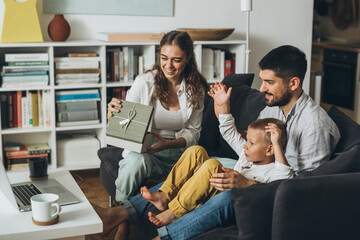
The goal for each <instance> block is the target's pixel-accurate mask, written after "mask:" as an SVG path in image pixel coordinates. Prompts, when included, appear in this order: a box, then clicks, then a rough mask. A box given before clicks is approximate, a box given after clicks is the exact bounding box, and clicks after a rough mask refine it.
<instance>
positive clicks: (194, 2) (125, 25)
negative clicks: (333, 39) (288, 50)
mask: <svg viewBox="0 0 360 240" xmlns="http://www.w3.org/2000/svg"><path fill="white" fill-rule="evenodd" d="M174 2H175V8H174V16H173V17H141V16H116V15H77V14H67V15H65V18H66V19H67V20H68V22H69V23H70V26H71V35H70V37H69V40H78V39H94V38H95V33H96V32H104V31H108V32H167V31H169V30H172V29H175V28H180V27H192V28H224V27H226V28H235V32H234V33H233V34H232V35H231V36H230V37H229V38H230V39H236V38H238V39H243V40H244V39H245V32H246V24H245V23H246V13H244V12H241V11H240V0H175V1H174ZM37 6H38V15H39V19H40V24H41V28H42V32H43V36H44V39H45V40H49V37H48V35H47V26H48V24H49V22H50V21H51V19H52V17H53V15H52V14H43V13H42V0H39V1H38V3H37ZM250 16H251V17H250V19H251V20H250V21H251V24H250V31H251V35H250V49H251V50H252V52H251V55H250V64H249V69H250V70H249V71H250V72H255V73H258V67H257V63H258V62H259V60H260V59H261V58H262V57H263V56H264V55H265V54H266V53H267V52H268V51H270V50H271V49H273V48H275V47H277V46H280V45H283V44H291V45H295V46H297V47H299V48H301V49H302V50H303V51H304V52H305V53H306V55H307V56H308V59H309V61H310V56H311V55H310V54H311V37H312V35H311V34H312V16H313V0H253V12H251V15H250ZM309 67H310V63H309ZM259 86H260V80H259V79H258V77H257V75H256V79H255V80H254V84H253V87H255V88H259ZM304 89H305V90H306V91H307V92H308V89H309V73H308V74H307V76H306V81H305V83H304Z"/></svg>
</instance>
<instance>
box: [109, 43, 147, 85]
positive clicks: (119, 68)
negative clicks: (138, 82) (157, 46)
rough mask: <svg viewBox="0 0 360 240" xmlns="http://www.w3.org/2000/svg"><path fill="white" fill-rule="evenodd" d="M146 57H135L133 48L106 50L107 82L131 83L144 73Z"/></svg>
mask: <svg viewBox="0 0 360 240" xmlns="http://www.w3.org/2000/svg"><path fill="white" fill-rule="evenodd" d="M144 71H145V69H144V56H142V55H135V53H134V48H133V47H127V46H125V47H122V48H110V49H107V50H106V72H107V75H106V81H107V82H129V81H133V80H134V79H135V77H136V76H137V75H139V74H142V73H144Z"/></svg>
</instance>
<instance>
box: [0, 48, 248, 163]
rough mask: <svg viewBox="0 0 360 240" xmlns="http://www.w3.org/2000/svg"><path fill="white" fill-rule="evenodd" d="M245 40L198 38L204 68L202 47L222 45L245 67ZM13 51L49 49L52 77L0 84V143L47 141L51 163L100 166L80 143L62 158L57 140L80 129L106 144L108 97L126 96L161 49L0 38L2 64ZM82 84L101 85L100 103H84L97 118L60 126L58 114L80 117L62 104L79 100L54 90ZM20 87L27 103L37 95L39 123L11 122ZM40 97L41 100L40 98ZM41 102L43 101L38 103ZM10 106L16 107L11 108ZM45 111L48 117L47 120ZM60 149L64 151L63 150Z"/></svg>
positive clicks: (83, 86)
mask: <svg viewBox="0 0 360 240" xmlns="http://www.w3.org/2000/svg"><path fill="white" fill-rule="evenodd" d="M245 44H246V42H245V41H201V42H194V47H195V57H196V61H197V63H198V66H199V69H200V70H201V66H202V51H203V49H204V48H212V49H221V50H223V51H224V52H227V53H232V54H233V56H235V61H233V62H235V66H234V67H233V70H234V71H235V72H236V73H243V72H245ZM129 49H130V51H129ZM129 52H130V58H131V59H133V60H132V61H131V63H130V65H131V66H132V67H131V70H132V72H130V74H129V72H128V75H127V77H126V78H125V76H124V75H122V74H124V70H125V69H124V68H125V65H124V62H122V61H124V57H125V56H124V55H125V54H127V55H128V56H127V61H128V62H127V64H128V65H127V67H128V69H127V70H128V71H129ZM10 53H40V54H47V56H48V70H47V71H46V72H47V73H46V75H47V76H48V82H47V84H44V85H41V86H38V85H31V84H30V85H14V86H11V85H9V84H8V85H9V86H7V87H6V88H5V87H0V100H1V105H0V108H1V118H0V121H1V124H0V126H1V131H0V145H1V146H4V144H5V142H10V141H12V142H21V143H23V144H30V143H41V142H44V143H48V145H49V146H50V148H51V152H50V158H51V164H50V168H58V167H64V168H67V169H70V170H73V169H86V168H96V167H99V163H100V162H99V160H98V158H97V156H96V154H93V155H94V156H91V157H90V158H89V156H85V155H84V159H81V156H83V155H81V151H83V150H80V149H79V150H78V153H79V155H78V156H79V158H78V159H72V160H71V162H69V161H67V160H64V159H63V156H67V153H65V154H64V152H63V149H60V148H59V146H62V144H59V143H61V141H63V140H61V139H62V138H61V137H60V136H62V135H63V134H73V135H74V136H76V135H79V134H84V133H87V134H90V135H93V136H96V138H97V139H98V141H99V144H100V146H101V147H104V146H105V145H106V143H105V132H106V124H107V120H106V111H107V106H106V105H107V103H108V101H109V100H110V99H111V97H114V96H116V97H120V98H125V94H126V91H127V90H128V89H129V87H131V85H132V82H133V80H134V79H135V77H136V75H137V74H139V73H141V72H143V71H144V70H146V69H151V67H152V66H153V64H154V63H155V62H156V61H158V58H157V56H156V55H157V54H158V43H156V42H126V43H113V42H111V43H109V42H100V41H66V42H44V43H26V44H20V43H16V44H0V66H4V65H8V62H6V61H5V54H10ZM223 55H224V54H223ZM135 56H136V57H135ZM75 58H78V59H75ZM80 58H84V59H80ZM90 58H91V59H90ZM125 59H126V58H125ZM77 60H82V61H85V62H88V61H89V62H92V63H91V64H92V65H91V66H90V65H83V64H82V63H81V61H77ZM70 61H72V63H73V62H75V65H76V66H77V69H78V70H76V71H75V72H72V71H71V70H72V69H74V68H73V67H71V66H75V65H74V64H67V62H70ZM22 64H27V63H22ZM36 64H37V63H36ZM44 64H45V61H44ZM95 65H96V66H95ZM121 68H122V69H121ZM69 69H70V70H69ZM89 69H90V71H89ZM59 70H60V71H59ZM92 71H95V72H92ZM60 72H61V73H60ZM115 73H116V74H117V77H115V75H114V74H115ZM60 74H63V75H60ZM64 74H65V75H64ZM71 74H76V75H71ZM81 74H82V75H81ZM64 79H65V80H64ZM66 79H67V80H66ZM68 79H70V80H68ZM79 79H80V80H79ZM213 81H221V76H219V77H217V78H214V79H212V80H211V81H209V82H213ZM83 89H88V90H94V91H97V92H98V93H99V95H100V100H97V101H96V103H95V102H94V101H93V102H92V103H91V104H97V105H96V108H97V109H92V107H90V106H86V108H87V109H88V112H90V111H93V110H97V112H98V118H96V119H98V121H97V123H93V124H80V125H70V126H57V121H58V120H59V118H60V119H61V117H63V116H64V117H65V115H67V117H73V118H76V117H78V116H75V115H74V114H69V112H71V111H68V110H64V108H65V109H66V108H72V109H76V108H78V107H79V106H73V105H74V104H72V105H71V106H69V104H67V106H65V105H63V106H60V105H59V103H57V102H56V93H57V92H64V91H81V90H83ZM18 92H19V94H21V96H23V95H24V97H25V96H30V94H31V96H32V97H31V98H30V97H29V100H30V99H33V100H32V101H29V103H30V102H31V103H35V102H34V101H35V99H36V98H37V103H38V107H37V110H38V113H37V115H38V116H39V119H38V120H36V121H38V122H39V123H38V125H37V124H29V125H28V126H21V127H15V126H14V125H13V124H12V125H10V124H9V122H6V121H9V116H5V115H6V114H7V113H9V111H10V110H9V103H8V101H9V96H10V95H11V96H12V97H11V98H13V97H14V96H15V95H16V94H18ZM44 95H46V98H44ZM41 99H42V102H41V101H40V100H41ZM91 104H90V105H91ZM40 106H42V107H41V108H40ZM45 106H48V108H45ZM84 108H85V107H84ZM90 108H91V109H90ZM11 109H12V110H14V109H13V108H11ZM46 109H47V110H46ZM34 111H35V109H34ZM34 111H31V113H32V114H34V115H35V114H36V113H35V112H34ZM46 111H48V112H46ZM29 113H30V112H29ZM59 113H66V114H65V115H64V114H62V115H61V116H60V115H59ZM46 117H47V118H48V119H47V120H46ZM44 119H45V120H44ZM92 120H94V119H92ZM4 121H5V122H4ZM58 122H59V121H58ZM36 125H37V126H36ZM63 125H64V124H63ZM65 125H66V124H65ZM75 138H76V137H75ZM84 139H85V138H83V137H79V139H78V141H77V140H75V142H80V143H81V142H82V141H83V140H84ZM84 141H85V140H84ZM59 151H61V152H60V153H59ZM72 151H77V150H76V148H75V149H72ZM0 157H1V158H2V159H4V158H3V157H4V151H1V152H0ZM85 158H86V159H85ZM59 159H61V163H59ZM74 161H75V162H74Z"/></svg>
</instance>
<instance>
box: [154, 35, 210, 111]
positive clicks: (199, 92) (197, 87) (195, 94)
mask: <svg viewBox="0 0 360 240" xmlns="http://www.w3.org/2000/svg"><path fill="white" fill-rule="evenodd" d="M165 45H176V46H178V47H179V48H180V49H181V50H182V51H184V52H185V54H186V57H187V58H188V57H189V56H190V60H189V61H188V62H187V64H186V66H185V69H184V71H183V72H182V75H183V77H184V78H185V83H186V91H185V94H186V98H187V100H188V102H190V104H191V106H192V107H193V109H198V108H199V107H200V104H201V102H200V101H202V100H203V96H204V95H205V92H206V91H207V89H208V84H207V81H206V79H205V78H204V77H203V76H202V75H201V73H200V72H199V70H198V67H197V64H196V60H195V56H194V45H193V41H192V39H191V37H190V36H189V34H188V33H187V32H180V31H171V32H168V33H167V34H165V35H164V37H163V38H162V39H161V41H160V49H161V48H162V47H163V46H165ZM154 70H157V71H154ZM151 71H154V72H155V76H154V80H155V91H154V97H155V99H158V100H160V102H167V101H168V99H169V91H168V88H169V83H168V80H167V79H166V77H165V75H164V73H163V71H162V70H161V66H160V63H159V62H158V63H155V65H154V67H153V68H152V70H151Z"/></svg>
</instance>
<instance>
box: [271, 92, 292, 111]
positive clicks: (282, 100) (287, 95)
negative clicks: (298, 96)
mask: <svg viewBox="0 0 360 240" xmlns="http://www.w3.org/2000/svg"><path fill="white" fill-rule="evenodd" d="M266 93H267V92H266ZM267 94H269V95H272V96H273V99H272V100H269V99H266V100H267V101H266V104H267V105H268V106H269V107H273V106H279V107H281V106H285V105H286V104H288V103H289V102H290V100H291V97H292V94H291V92H290V91H289V90H288V89H286V90H285V92H284V94H282V95H281V96H280V97H279V99H276V98H275V96H274V95H273V94H271V93H267Z"/></svg>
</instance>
